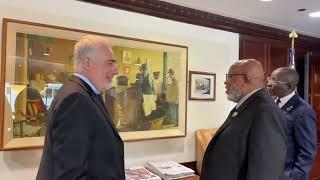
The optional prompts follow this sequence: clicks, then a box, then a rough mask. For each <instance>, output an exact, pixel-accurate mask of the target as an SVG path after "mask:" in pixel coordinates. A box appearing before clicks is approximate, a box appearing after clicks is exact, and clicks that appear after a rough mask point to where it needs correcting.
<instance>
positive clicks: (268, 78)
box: [267, 77, 289, 84]
mask: <svg viewBox="0 0 320 180" xmlns="http://www.w3.org/2000/svg"><path fill="white" fill-rule="evenodd" d="M267 81H268V83H271V84H288V83H289V82H285V81H277V80H274V79H272V78H271V77H267Z"/></svg>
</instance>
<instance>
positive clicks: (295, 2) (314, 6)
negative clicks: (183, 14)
mask: <svg viewBox="0 0 320 180" xmlns="http://www.w3.org/2000/svg"><path fill="white" fill-rule="evenodd" d="M162 1H166V2H168V3H172V4H177V5H181V6H185V7H189V8H193V9H198V10H202V11H206V12H211V13H214V14H219V15H223V16H227V17H231V18H235V19H239V20H243V21H248V22H252V23H256V24H261V25H266V26H270V27H274V28H278V29H283V30H287V31H292V30H295V31H296V32H297V33H298V34H299V33H301V34H304V35H309V36H314V37H318V38H320V18H309V16H308V15H309V13H311V12H314V11H320V0H273V1H271V2H261V1H259V0H162ZM301 8H305V9H306V11H303V12H298V11H297V10H298V9H301Z"/></svg>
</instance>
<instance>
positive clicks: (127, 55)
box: [122, 50, 132, 64]
mask: <svg viewBox="0 0 320 180" xmlns="http://www.w3.org/2000/svg"><path fill="white" fill-rule="evenodd" d="M131 59H132V52H131V51H125V50H123V51H122V62H123V63H124V64H131Z"/></svg>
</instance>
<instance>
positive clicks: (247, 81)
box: [224, 59, 265, 103]
mask: <svg viewBox="0 0 320 180" xmlns="http://www.w3.org/2000/svg"><path fill="white" fill-rule="evenodd" d="M264 79H265V78H264V71H263V68H262V66H261V64H260V62H259V61H257V60H254V59H242V60H239V61H237V62H235V63H234V64H232V65H231V66H230V68H229V71H228V74H227V77H226V81H225V82H224V84H225V85H226V90H227V91H226V93H227V95H228V99H229V100H230V101H233V102H236V103H238V102H239V101H240V99H241V98H242V97H244V96H246V95H247V94H249V93H251V92H253V91H254V90H256V89H259V88H263V87H264V85H265V83H264Z"/></svg>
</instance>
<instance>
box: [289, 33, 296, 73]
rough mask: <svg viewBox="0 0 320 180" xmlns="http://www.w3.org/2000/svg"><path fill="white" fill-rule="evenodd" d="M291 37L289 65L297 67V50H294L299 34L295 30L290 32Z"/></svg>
mask: <svg viewBox="0 0 320 180" xmlns="http://www.w3.org/2000/svg"><path fill="white" fill-rule="evenodd" d="M289 38H291V48H290V50H289V67H291V68H293V69H295V68H296V64H295V61H294V60H295V58H294V54H295V50H294V39H295V38H298V34H297V33H296V32H295V31H292V32H291V33H290V34H289Z"/></svg>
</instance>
